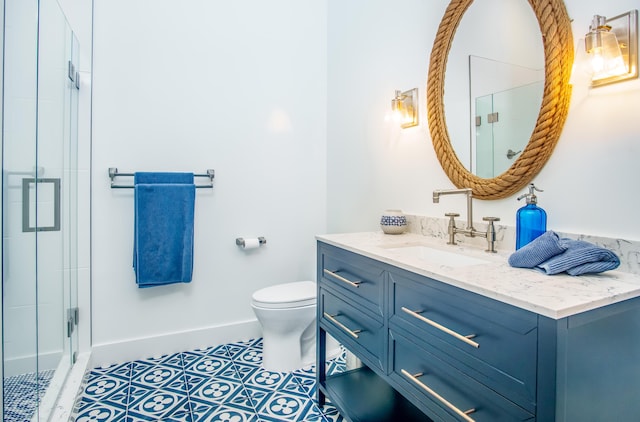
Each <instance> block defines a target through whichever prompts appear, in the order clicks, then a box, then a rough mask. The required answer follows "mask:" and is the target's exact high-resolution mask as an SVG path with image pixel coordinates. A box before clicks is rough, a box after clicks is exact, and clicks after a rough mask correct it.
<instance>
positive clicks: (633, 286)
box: [316, 232, 640, 319]
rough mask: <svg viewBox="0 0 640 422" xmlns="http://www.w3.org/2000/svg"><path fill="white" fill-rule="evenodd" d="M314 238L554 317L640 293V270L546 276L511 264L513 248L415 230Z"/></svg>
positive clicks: (595, 307)
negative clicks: (451, 240) (491, 249)
mask: <svg viewBox="0 0 640 422" xmlns="http://www.w3.org/2000/svg"><path fill="white" fill-rule="evenodd" d="M316 238H317V239H318V240H320V241H322V242H324V243H328V244H330V245H334V246H338V247H340V248H343V249H346V250H349V251H351V252H355V253H358V254H361V255H364V256H367V257H369V258H373V259H376V260H378V261H381V262H384V263H387V264H390V265H393V266H396V267H399V268H402V269H405V270H408V271H411V272H414V273H416V274H420V275H424V276H426V277H430V278H433V279H436V280H438V281H441V282H443V283H447V284H450V285H452V286H456V287H460V288H462V289H465V290H468V291H471V292H474V293H478V294H481V295H483V296H486V297H489V298H492V299H496V300H499V301H501V302H504V303H508V304H511V305H514V306H517V307H519V308H522V309H526V310H528V311H532V312H535V313H538V314H541V315H544V316H547V317H550V318H553V319H560V318H564V317H567V316H571V315H575V314H578V313H581V312H585V311H589V310H592V309H597V308H600V307H603V306H606V305H610V304H613V303H617V302H622V301H624V300H627V299H631V298H635V297H639V296H640V276H639V275H635V274H630V273H625V272H621V271H607V272H604V273H600V274H593V275H583V276H579V277H572V276H570V275H567V274H557V275H553V276H548V275H545V274H543V273H542V272H539V271H537V270H533V269H521V268H513V267H511V266H509V264H508V263H507V258H508V257H509V255H510V253H511V252H500V251H499V252H498V253H495V254H492V253H487V252H484V250H481V249H479V248H475V247H470V246H460V245H455V246H453V245H447V244H446V241H445V240H443V239H437V238H433V237H428V236H422V235H418V234H413V233H405V234H401V235H386V234H384V233H382V232H364V233H343V234H327V235H319V236H316ZM413 246H423V247H426V248H429V249H426V253H429V252H432V253H433V254H434V255H439V258H441V259H425V257H424V255H421V253H420V252H421V251H420V248H413ZM430 250H431V251H430ZM422 252H423V253H424V250H423V251H422ZM451 254H459V255H460V260H459V262H461V263H464V265H458V264H456V263H455V261H453V260H451V259H447V258H450V257H451V256H452V255H451ZM454 258H455V257H454ZM436 261H437V262H436Z"/></svg>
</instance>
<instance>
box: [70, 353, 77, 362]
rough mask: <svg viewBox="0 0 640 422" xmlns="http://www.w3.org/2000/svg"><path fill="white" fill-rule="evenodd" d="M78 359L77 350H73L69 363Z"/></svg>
mask: <svg viewBox="0 0 640 422" xmlns="http://www.w3.org/2000/svg"><path fill="white" fill-rule="evenodd" d="M77 361H78V352H73V355H71V364H74V363H76V362H77Z"/></svg>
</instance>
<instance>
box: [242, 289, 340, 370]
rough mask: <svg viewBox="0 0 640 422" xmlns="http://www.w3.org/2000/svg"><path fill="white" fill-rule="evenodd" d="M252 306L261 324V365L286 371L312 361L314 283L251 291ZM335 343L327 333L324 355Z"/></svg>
mask: <svg viewBox="0 0 640 422" xmlns="http://www.w3.org/2000/svg"><path fill="white" fill-rule="evenodd" d="M251 307H252V308H253V311H254V313H255V314H256V317H257V318H258V321H259V322H260V324H261V325H262V342H263V350H262V366H263V367H264V368H265V369H267V370H269V371H279V372H288V371H293V370H295V369H299V368H302V367H304V366H306V365H309V364H311V363H314V362H315V357H316V324H315V323H316V283H314V282H313V281H297V282H294V283H284V284H278V285H275V286H270V287H265V288H263V289H260V290H257V291H256V292H254V293H253V297H252V301H251ZM337 349H338V344H337V343H336V342H335V340H333V339H331V338H330V337H329V336H327V355H328V356H330V353H329V351H332V350H337Z"/></svg>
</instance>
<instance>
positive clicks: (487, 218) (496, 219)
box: [482, 217, 500, 222]
mask: <svg viewBox="0 0 640 422" xmlns="http://www.w3.org/2000/svg"><path fill="white" fill-rule="evenodd" d="M482 221H489V222H494V221H500V217H482Z"/></svg>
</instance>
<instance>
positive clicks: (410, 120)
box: [391, 88, 418, 128]
mask: <svg viewBox="0 0 640 422" xmlns="http://www.w3.org/2000/svg"><path fill="white" fill-rule="evenodd" d="M391 104H392V108H393V110H394V112H397V113H399V114H400V116H399V117H400V126H401V127H402V128H408V127H412V126H417V125H418V88H413V89H410V90H408V91H405V92H400V91H396V97H395V98H394V99H393V101H392V102H391Z"/></svg>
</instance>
